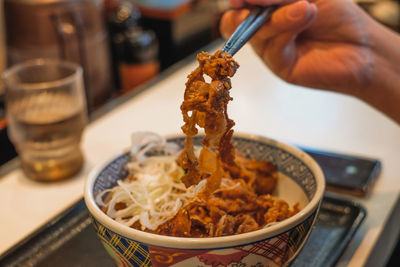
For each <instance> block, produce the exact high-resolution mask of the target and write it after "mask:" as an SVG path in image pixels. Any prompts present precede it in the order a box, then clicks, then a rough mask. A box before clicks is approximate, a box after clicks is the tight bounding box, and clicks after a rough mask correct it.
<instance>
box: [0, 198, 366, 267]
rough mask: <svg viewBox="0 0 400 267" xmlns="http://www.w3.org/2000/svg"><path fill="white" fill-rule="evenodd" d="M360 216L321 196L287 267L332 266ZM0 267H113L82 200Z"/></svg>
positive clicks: (355, 208)
mask: <svg viewBox="0 0 400 267" xmlns="http://www.w3.org/2000/svg"><path fill="white" fill-rule="evenodd" d="M365 216H366V211H365V209H364V208H363V207H362V206H361V205H360V204H358V203H356V202H354V201H351V200H347V199H344V198H339V197H333V196H328V195H325V197H324V199H323V202H322V205H321V210H320V213H319V216H318V218H317V221H316V224H315V226H314V229H313V231H312V232H311V234H310V237H309V240H308V241H307V243H306V245H305V246H304V248H303V249H302V251H301V252H300V254H299V255H298V257H297V258H296V259H295V261H294V262H292V264H291V265H290V267H299V266H307V267H308V266H313V267H329V266H334V265H335V263H336V261H337V260H338V258H339V257H340V255H341V254H342V253H343V250H344V249H345V248H346V246H347V244H348V243H349V242H350V240H351V238H352V237H353V235H354V233H355V232H356V230H357V229H358V227H359V226H360V225H361V223H362V221H363V219H364V218H365ZM0 266H4V267H8V266H57V267H64V266H65V267H75V266H84V267H92V266H93V267H102V266H104V267H106V266H115V265H114V263H113V261H112V260H111V258H110V257H109V256H108V254H107V252H106V250H105V249H104V248H103V246H102V244H101V243H100V241H99V240H98V238H97V236H96V232H95V231H94V228H93V227H92V226H91V225H90V218H89V214H88V210H87V209H86V206H85V203H84V201H83V200H80V201H79V202H78V203H76V204H75V205H73V206H72V207H71V208H70V209H68V210H66V211H65V212H63V213H62V214H60V215H59V216H57V217H56V218H55V219H53V220H52V221H50V222H49V223H48V224H46V225H44V226H43V227H42V228H41V229H40V230H38V231H36V232H35V233H34V234H32V235H31V236H29V237H27V238H26V239H25V240H24V241H22V242H21V243H20V244H18V245H17V246H15V247H13V248H12V249H10V250H9V251H7V252H6V253H4V254H3V255H1V256H0Z"/></svg>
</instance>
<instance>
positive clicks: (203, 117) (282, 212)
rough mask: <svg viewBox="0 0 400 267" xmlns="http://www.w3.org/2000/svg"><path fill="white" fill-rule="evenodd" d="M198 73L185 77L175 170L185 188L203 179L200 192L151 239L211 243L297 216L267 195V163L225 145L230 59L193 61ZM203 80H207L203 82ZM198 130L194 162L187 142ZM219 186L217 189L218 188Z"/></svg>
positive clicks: (221, 55) (271, 185) (271, 178)
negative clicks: (201, 132)
mask: <svg viewBox="0 0 400 267" xmlns="http://www.w3.org/2000/svg"><path fill="white" fill-rule="evenodd" d="M197 60H198V62H199V67H198V68H196V69H195V70H194V71H193V72H192V73H191V74H190V75H189V76H188V81H187V83H186V90H185V94H184V101H183V103H182V105H181V111H182V115H183V120H184V125H183V126H182V130H183V132H184V133H185V134H186V140H185V147H184V149H183V151H182V153H181V154H180V156H179V158H178V164H179V165H180V166H181V167H182V168H183V169H184V170H185V176H184V177H183V178H182V181H183V182H184V184H185V185H186V186H191V185H194V184H197V183H199V181H200V180H202V179H207V181H206V185H205V187H204V189H203V190H202V191H201V192H200V193H199V194H197V195H196V196H195V197H194V199H192V200H191V201H189V203H187V204H186V205H185V206H184V207H182V208H181V209H180V210H179V211H178V213H177V214H176V215H175V216H174V217H173V218H171V219H169V220H168V221H167V222H165V223H163V224H162V225H160V226H159V227H158V228H157V229H156V231H155V233H157V234H161V235H168V236H181V237H214V236H226V235H234V234H240V233H245V232H249V231H254V230H257V229H260V228H262V227H264V226H265V225H267V224H269V223H271V222H277V221H282V220H284V219H286V218H288V217H290V216H292V215H293V214H295V213H297V212H298V210H299V209H298V206H297V205H295V206H294V207H293V208H292V209H290V208H289V205H288V204H287V203H286V202H285V201H282V200H279V199H278V198H276V197H273V196H271V195H270V194H271V193H272V192H273V190H274V189H275V187H276V183H277V172H276V169H275V167H274V166H273V165H272V163H270V162H268V161H260V160H256V159H249V158H246V157H245V156H244V155H242V154H241V153H239V152H238V151H235V149H234V147H233V145H232V142H231V139H232V135H233V130H232V127H233V126H234V125H235V123H234V122H233V120H231V119H230V118H229V117H228V114H227V105H228V102H229V101H230V100H232V98H231V97H230V95H229V90H230V89H231V81H230V77H232V76H233V75H234V74H235V72H236V69H237V68H238V67H239V65H238V63H236V62H235V61H234V60H233V58H232V56H230V55H229V54H227V53H225V52H222V51H217V52H216V53H215V54H214V55H209V54H208V53H205V52H202V53H200V54H199V55H198V56H197ZM204 75H207V76H209V77H210V78H211V82H206V80H205V78H204ZM197 127H201V128H203V129H204V132H205V138H204V139H203V147H202V150H201V152H200V156H199V157H198V158H197V157H196V155H195V152H194V151H195V150H194V145H193V139H192V137H193V136H195V135H196V134H197V133H198V129H197ZM222 182H223V183H222Z"/></svg>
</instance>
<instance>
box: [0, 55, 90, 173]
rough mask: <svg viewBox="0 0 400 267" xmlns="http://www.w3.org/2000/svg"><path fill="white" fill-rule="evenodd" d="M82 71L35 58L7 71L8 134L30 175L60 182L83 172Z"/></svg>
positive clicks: (85, 116)
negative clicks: (81, 144) (81, 143)
mask: <svg viewBox="0 0 400 267" xmlns="http://www.w3.org/2000/svg"><path fill="white" fill-rule="evenodd" d="M82 72H83V70H82V68H81V67H80V66H79V65H76V64H74V63H70V62H65V61H59V60H52V59H36V60H30V61H26V62H23V63H20V64H18V65H15V66H13V67H11V68H10V69H8V70H6V71H5V72H4V73H3V81H4V84H5V88H6V91H5V97H6V114H7V120H8V129H7V130H8V135H9V138H10V140H11V142H12V143H13V144H14V146H15V148H16V150H17V152H18V154H19V156H20V159H21V166H22V169H23V171H24V173H25V174H26V176H27V177H29V178H30V179H33V180H39V181H56V180H61V179H65V178H68V177H71V176H73V175H74V174H76V173H77V172H79V170H80V169H81V168H82V165H83V162H84V157H83V153H82V150H81V147H80V141H81V136H82V133H83V130H84V128H85V125H86V124H87V108H86V98H85V91H84V84H83V78H82Z"/></svg>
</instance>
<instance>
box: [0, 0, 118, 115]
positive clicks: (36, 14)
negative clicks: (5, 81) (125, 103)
mask: <svg viewBox="0 0 400 267" xmlns="http://www.w3.org/2000/svg"><path fill="white" fill-rule="evenodd" d="M4 11H5V28H6V41H7V54H8V64H9V65H13V64H15V63H19V62H22V61H25V60H28V59H33V58H58V59H63V60H67V61H71V62H75V63H78V64H80V65H81V66H82V67H83V69H84V80H85V87H86V96H87V103H88V108H89V111H92V110H94V109H95V108H96V107H98V106H100V105H101V104H103V103H104V102H105V101H106V100H107V99H108V98H109V97H110V95H111V93H112V90H113V81H112V74H111V65H110V51H109V44H108V36H107V31H106V28H105V25H104V20H103V9H102V1H100V0H4Z"/></svg>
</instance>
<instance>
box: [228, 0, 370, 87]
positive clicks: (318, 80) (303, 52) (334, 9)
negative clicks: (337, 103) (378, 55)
mask: <svg viewBox="0 0 400 267" xmlns="http://www.w3.org/2000/svg"><path fill="white" fill-rule="evenodd" d="M230 2H231V5H232V7H234V8H236V9H235V10H231V11H228V12H227V13H225V14H224V16H223V18H222V21H221V33H222V34H223V36H224V37H229V35H230V34H232V32H233V31H234V30H235V28H236V27H237V26H238V25H239V24H240V22H241V21H242V20H243V19H244V18H245V16H246V15H247V13H248V11H247V10H243V9H240V8H243V7H245V6H248V5H262V6H268V5H273V4H279V5H283V6H281V7H280V8H279V9H277V10H276V11H275V12H274V13H273V14H272V16H271V20H270V21H269V22H268V23H266V24H265V25H264V26H263V27H262V28H261V29H260V30H259V31H258V32H257V34H256V35H255V36H254V37H253V38H252V40H251V44H252V46H253V48H254V49H255V51H256V53H257V54H258V55H259V56H260V57H261V58H262V59H263V60H264V62H265V63H266V64H267V65H268V67H269V68H270V69H271V70H272V71H273V72H274V73H275V74H277V75H278V76H280V77H281V78H282V79H284V80H286V81H288V82H291V83H294V84H298V85H303V86H308V87H313V88H320V89H329V90H334V91H339V92H344V93H348V94H353V95H359V94H360V93H362V92H360V91H361V90H363V88H364V87H365V86H367V85H368V84H369V82H370V80H369V79H370V77H371V73H372V72H373V65H374V62H373V61H374V57H373V55H372V48H371V44H370V32H369V31H367V30H366V28H367V27H368V26H369V24H370V22H371V19H370V18H369V17H368V16H367V15H366V14H365V13H364V12H363V11H361V9H360V8H359V7H358V6H357V5H356V4H354V3H353V2H352V1H351V0H314V1H312V0H310V1H305V0H302V1H296V0H230Z"/></svg>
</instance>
